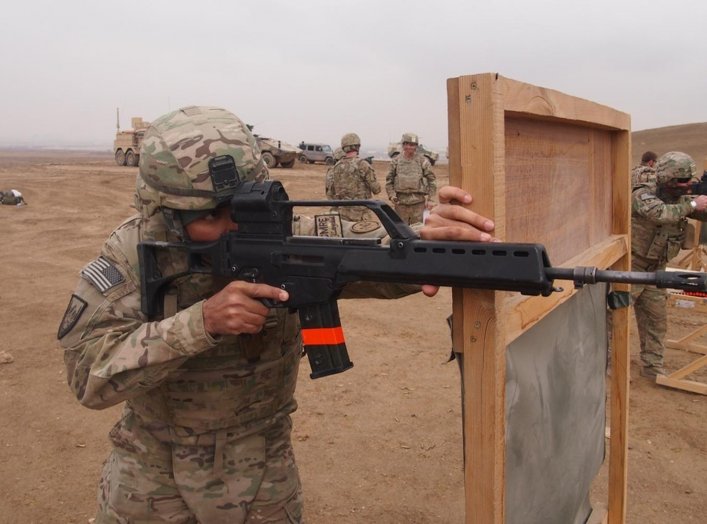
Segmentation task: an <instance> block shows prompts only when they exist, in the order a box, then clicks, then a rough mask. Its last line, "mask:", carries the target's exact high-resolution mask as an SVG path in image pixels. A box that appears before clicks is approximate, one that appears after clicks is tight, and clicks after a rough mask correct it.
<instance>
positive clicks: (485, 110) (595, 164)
mask: <svg viewBox="0 0 707 524" xmlns="http://www.w3.org/2000/svg"><path fill="white" fill-rule="evenodd" d="M447 93H448V117H449V162H450V166H449V171H450V183H451V184H453V185H458V186H461V187H462V188H464V189H467V190H469V191H470V192H471V193H472V195H473V198H474V202H473V209H474V210H475V211H477V212H479V213H481V214H483V215H485V216H488V217H492V218H493V219H494V220H495V223H496V235H497V236H498V237H499V238H500V239H502V240H503V241H508V242H532V243H542V244H544V245H545V246H546V248H547V251H548V254H549V256H550V261H551V262H552V264H553V265H554V266H558V267H559V266H566V267H570V266H596V267H598V268H600V269H608V268H611V269H616V270H628V269H629V268H630V249H629V245H630V236H629V227H630V180H629V170H630V165H629V163H630V154H629V149H630V117H629V115H627V114H625V113H622V112H619V111H616V110H614V109H611V108H609V107H606V106H602V105H599V104H596V103H593V102H590V101H587V100H583V99H580V98H576V97H573V96H569V95H566V94H563V93H559V92H557V91H553V90H550V89H545V88H541V87H537V86H533V85H529V84H525V83H522V82H518V81H515V80H510V79H508V78H504V77H501V76H499V75H497V74H478V75H470V76H461V77H458V78H451V79H448V80H447ZM556 285H557V286H562V287H563V288H564V290H563V291H561V292H557V293H554V294H552V295H551V296H549V297H528V296H522V295H518V294H514V293H505V292H491V291H476V290H454V295H453V302H454V329H453V339H454V347H455V349H456V351H461V352H463V381H464V384H463V402H464V433H465V444H464V450H465V495H466V503H465V513H466V522H467V523H483V524H488V523H494V524H501V523H511V522H513V523H515V522H518V523H523V524H532V523H534V522H542V523H543V524H548V523H551V522H558V523H562V524H567V523H572V522H584V521H585V520H586V519H589V521H590V522H602V521H603V522H609V523H620V522H624V520H625V515H626V477H627V464H626V461H627V424H628V386H629V350H628V318H629V309H628V308H626V307H624V308H621V309H617V310H615V311H613V312H612V316H613V318H612V322H613V330H612V331H613V334H612V337H613V338H612V343H611V348H612V351H611V364H610V365H611V370H612V371H611V374H610V377H609V380H610V387H611V402H610V406H609V416H610V427H611V439H610V444H609V445H610V453H609V457H610V459H609V478H608V484H609V485H608V492H609V498H608V503H607V504H606V506H607V508H606V509H604V510H602V509H600V508H592V507H591V505H590V504H589V497H588V494H589V489H590V486H589V485H590V484H591V482H592V480H593V478H594V477H595V475H596V472H597V470H598V468H599V467H600V466H601V464H602V463H603V461H604V456H605V455H604V454H605V448H604V445H605V440H604V436H605V425H606V418H605V415H606V413H605V409H606V402H605V401H606V390H607V382H606V381H607V374H606V365H607V361H606V359H607V341H606V315H607V314H606V311H607V310H606V297H605V293H606V289H607V288H606V286H603V285H602V286H587V287H586V288H584V289H581V290H574V289H573V284H572V283H571V282H559V281H558V282H556ZM613 289H614V290H618V291H628V286H625V285H623V286H622V285H615V286H614V288H613ZM578 444H579V445H578ZM585 455H586V457H585ZM583 460H584V461H585V462H584V463H581V464H580V462H582V461H583ZM587 471H589V474H588V473H587ZM568 488H569V489H568Z"/></svg>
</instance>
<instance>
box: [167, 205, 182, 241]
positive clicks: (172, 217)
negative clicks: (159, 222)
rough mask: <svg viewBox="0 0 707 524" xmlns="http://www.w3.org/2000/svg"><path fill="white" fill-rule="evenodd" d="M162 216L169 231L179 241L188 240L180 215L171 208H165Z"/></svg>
mask: <svg viewBox="0 0 707 524" xmlns="http://www.w3.org/2000/svg"><path fill="white" fill-rule="evenodd" d="M161 209H162V216H163V217H164V223H165V225H166V226H167V230H168V231H169V232H170V233H172V234H173V235H175V236H176V237H177V240H178V241H183V240H185V239H186V238H187V235H186V232H185V231H184V226H183V225H182V221H181V220H180V219H179V213H178V212H177V211H175V210H174V209H171V208H169V207H163V208H161Z"/></svg>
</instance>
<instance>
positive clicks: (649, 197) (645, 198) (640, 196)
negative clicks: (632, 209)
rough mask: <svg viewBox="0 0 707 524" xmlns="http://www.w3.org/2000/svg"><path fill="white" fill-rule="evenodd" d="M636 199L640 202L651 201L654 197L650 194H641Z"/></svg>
mask: <svg viewBox="0 0 707 524" xmlns="http://www.w3.org/2000/svg"><path fill="white" fill-rule="evenodd" d="M638 198H640V199H641V200H651V199H653V198H655V195H653V194H651V193H641V194H640V195H639V197H638Z"/></svg>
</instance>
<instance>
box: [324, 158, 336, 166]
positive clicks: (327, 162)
mask: <svg viewBox="0 0 707 524" xmlns="http://www.w3.org/2000/svg"><path fill="white" fill-rule="evenodd" d="M324 163H325V164H326V165H328V166H333V165H334V164H336V161H335V160H334V157H331V156H328V157H326V160H325V161H324Z"/></svg>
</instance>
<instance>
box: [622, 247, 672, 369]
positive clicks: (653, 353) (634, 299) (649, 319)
mask: <svg viewBox="0 0 707 524" xmlns="http://www.w3.org/2000/svg"><path fill="white" fill-rule="evenodd" d="M631 269H632V270H633V271H657V270H661V269H665V267H655V265H654V264H650V263H649V262H648V261H643V260H642V259H641V258H640V257H637V256H635V255H634V260H633V264H632V267H631ZM631 303H632V304H633V310H634V312H635V313H636V325H637V326H638V338H639V340H640V344H641V363H642V364H643V366H644V367H652V368H660V367H662V366H663V353H664V350H665V334H666V332H667V330H668V311H667V305H668V292H667V291H666V290H665V289H658V288H656V287H653V286H643V285H634V286H631Z"/></svg>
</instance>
